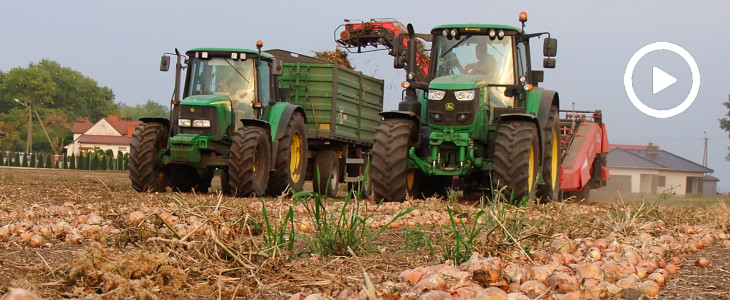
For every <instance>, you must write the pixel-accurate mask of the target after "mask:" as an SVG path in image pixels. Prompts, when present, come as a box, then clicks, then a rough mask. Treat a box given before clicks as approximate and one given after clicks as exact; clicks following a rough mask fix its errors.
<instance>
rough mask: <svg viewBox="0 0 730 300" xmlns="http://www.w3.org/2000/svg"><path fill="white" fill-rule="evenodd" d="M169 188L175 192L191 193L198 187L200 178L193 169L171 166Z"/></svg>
mask: <svg viewBox="0 0 730 300" xmlns="http://www.w3.org/2000/svg"><path fill="white" fill-rule="evenodd" d="M168 173H169V178H170V182H169V186H170V188H171V189H172V191H173V192H180V193H189V192H191V191H192V190H193V188H195V187H196V186H197V185H198V182H199V181H200V178H198V172H197V171H195V169H194V168H193V167H190V166H184V165H174V166H169V169H168Z"/></svg>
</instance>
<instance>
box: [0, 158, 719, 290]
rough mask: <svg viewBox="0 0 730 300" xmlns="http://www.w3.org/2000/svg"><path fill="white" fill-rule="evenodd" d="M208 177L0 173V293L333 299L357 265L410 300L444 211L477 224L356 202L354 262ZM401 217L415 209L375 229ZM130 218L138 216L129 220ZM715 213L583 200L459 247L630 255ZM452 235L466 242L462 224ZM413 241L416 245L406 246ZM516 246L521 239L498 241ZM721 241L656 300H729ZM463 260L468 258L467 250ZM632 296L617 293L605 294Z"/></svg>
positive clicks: (469, 207) (413, 203)
mask: <svg viewBox="0 0 730 300" xmlns="http://www.w3.org/2000/svg"><path fill="white" fill-rule="evenodd" d="M217 180H218V179H215V180H214V183H213V189H211V193H209V194H202V195H201V194H180V193H172V192H168V193H137V192H134V191H133V190H132V189H131V187H130V181H129V178H128V174H127V173H120V172H111V171H109V172H106V171H104V172H101V171H100V172H90V171H75V170H53V169H27V168H13V167H0V228H7V230H10V229H15V230H16V232H11V233H10V234H9V235H7V236H6V237H3V235H2V234H1V232H0V295H2V294H4V293H5V292H7V291H8V288H10V287H22V288H25V289H28V290H30V291H32V292H34V293H36V294H38V295H39V296H41V297H43V298H89V299H96V298H104V299H107V298H109V299H111V298H135V299H156V298H218V297H220V298H221V299H233V298H241V299H257V298H258V299H281V298H289V297H292V295H295V297H293V298H296V297H297V295H309V294H312V293H321V294H324V295H327V296H328V297H337V295H338V294H340V293H341V292H342V291H346V290H351V291H353V292H354V293H355V295H357V294H358V293H359V294H360V295H361V296H363V295H364V290H363V289H362V287H363V286H366V285H367V283H366V280H365V278H366V277H365V276H364V275H363V270H364V271H365V272H366V274H367V278H368V279H369V280H370V281H372V282H373V284H374V285H375V286H376V287H375V289H376V290H377V295H379V296H380V297H383V298H386V299H388V298H391V299H399V298H409V297H413V295H414V294H412V293H411V294H409V293H406V290H409V291H412V289H411V286H410V285H407V284H406V283H404V282H403V280H402V278H399V275H401V273H402V272H403V271H406V270H412V269H416V268H419V267H424V266H434V265H437V264H440V263H444V262H445V259H446V258H447V257H445V255H444V253H448V252H449V250H453V247H455V246H456V244H454V243H453V241H454V239H453V235H451V234H450V232H449V231H448V230H447V228H448V224H450V223H449V214H448V212H447V206H448V207H450V208H451V210H452V214H453V215H454V218H455V219H456V220H457V221H456V222H457V223H461V222H463V223H465V224H471V225H473V224H475V222H476V223H479V222H481V221H479V220H476V219H475V212H476V211H477V210H478V209H480V207H481V205H482V204H480V203H473V202H459V201H455V200H453V199H452V200H444V199H435V198H433V199H427V200H409V201H406V202H405V203H386V204H382V205H378V204H376V203H374V202H372V201H367V202H363V204H366V205H367V207H365V206H363V207H361V212H360V215H362V216H365V217H367V218H369V219H368V220H369V221H368V222H370V221H374V223H367V224H368V226H372V227H373V229H372V230H368V231H367V232H375V228H378V230H379V229H380V228H382V230H383V231H382V233H381V234H380V235H379V236H377V238H376V239H374V240H373V243H372V244H371V245H366V246H367V247H365V246H364V247H365V248H361V249H353V250H354V251H355V252H356V253H357V256H352V255H349V254H348V253H347V251H345V250H341V251H340V252H336V253H334V254H333V255H330V256H321V255H319V254H315V252H317V251H315V249H313V246H312V245H311V244H309V243H307V242H306V240H309V241H311V240H314V239H315V237H316V235H315V232H314V231H312V230H311V229H310V230H303V229H302V228H304V227H305V226H304V225H306V227H307V228H313V227H314V225H313V223H312V220H311V218H310V215H309V214H308V213H307V210H306V207H304V206H303V202H300V201H293V200H292V197H291V196H285V195H284V196H280V197H269V198H232V197H224V196H221V195H220V194H217V193H215V192H216V188H219V187H220V184H219V183H218V182H217ZM342 186H345V185H342ZM306 188H310V189H311V184H309V185H306V186H305V189H306ZM344 194H345V193H344V191H341V192H340V195H344ZM594 198H595V197H594ZM309 199H312V198H309ZM725 201H727V199H725ZM262 202H263V203H265V205H266V209H267V213H268V215H269V216H270V219H271V221H272V222H274V223H275V224H277V223H278V222H279V220H282V219H283V218H284V216H285V215H286V212H287V209H288V207H289V206H290V205H292V204H293V206H292V207H293V208H294V209H293V212H294V220H293V223H294V224H295V226H294V227H295V231H296V233H297V238H295V242H294V244H293V247H292V250H286V249H283V250H278V249H277V250H276V251H275V250H274V249H272V248H266V247H265V246H264V242H263V239H264V237H265V236H266V230H265V226H264V225H263V224H265V219H264V218H263V216H262V210H261V208H262ZM326 203H327V206H326V207H327V209H328V211H330V212H331V211H333V209H335V208H336V210H334V211H340V209H341V208H342V206H343V205H345V204H344V203H345V199H344V198H338V199H334V200H332V199H330V200H328V201H326ZM713 205H714V206H713ZM718 205H719V206H718ZM348 207H349V208H350V209H351V208H352V206H348ZM647 207H648V208H647ZM407 209H416V210H415V211H412V212H410V213H408V214H406V215H405V216H404V217H403V218H401V219H400V220H399V221H398V222H395V223H391V224H388V223H387V221H388V220H390V219H392V218H393V217H394V216H395V215H397V214H398V213H399V212H402V211H405V210H407ZM642 209H643V210H642ZM135 211H141V212H142V213H143V216H144V219H143V220H141V221H138V223H134V224H130V215H131V214H132V213H133V212H135ZM718 211H720V212H723V211H724V212H725V215H724V217H718ZM727 212H728V208H727V205H724V204H722V203H720V204H717V203H716V202H713V203H709V202H708V203H702V204H701V205H694V206H687V205H686V203H683V204H682V205H681V207H673V206H672V205H671V203H670V204H667V203H666V201H664V202H663V204H662V205H661V207H655V206H649V205H648V204H647V206H644V204H643V202H642V203H621V204H617V203H610V202H607V201H595V202H594V203H548V204H531V205H529V206H527V207H525V208H510V209H509V210H507V209H505V210H504V211H500V210H491V211H490V213H493V214H494V215H495V216H497V215H500V216H501V214H502V213H505V214H509V216H506V217H505V218H504V219H502V220H503V221H504V224H500V226H505V227H509V228H510V230H513V231H510V232H515V233H514V234H519V236H517V237H516V238H513V239H511V238H510V237H508V236H507V235H508V234H507V233H506V232H507V231H502V230H501V229H499V228H500V227H498V226H496V225H495V227H494V228H496V229H493V230H492V231H489V232H482V233H480V234H481V235H478V239H479V240H480V242H475V245H477V246H475V247H474V248H472V249H470V251H475V252H477V253H478V254H479V255H480V256H484V257H489V256H497V257H501V258H502V259H504V260H505V261H521V262H526V259H527V258H525V257H522V256H521V255H522V253H523V252H521V249H522V250H525V249H527V250H525V251H527V252H530V251H533V253H537V252H534V251H540V250H541V249H547V248H550V247H551V246H552V247H554V246H555V237H556V236H558V237H560V238H568V239H574V240H575V241H576V245H578V244H580V243H585V241H588V240H593V239H606V240H607V241H609V242H610V241H611V239H613V240H614V241H615V240H620V241H625V242H626V243H629V244H632V245H634V246H636V247H637V248H638V247H641V242H640V240H641V239H640V238H639V237H640V234H642V232H646V231H647V230H648V229H646V228H649V227H651V226H654V227H662V226H663V227H662V228H663V229H662V230H661V231H660V230H659V229H656V230H654V231H649V232H650V233H651V235H652V236H653V237H658V236H660V235H661V234H663V233H670V234H671V233H676V234H677V235H678V236H679V238H678V239H679V240H680V241H687V239H691V238H692V237H691V236H690V235H687V236H685V235H683V234H684V233H683V232H681V231H682V230H681V228H684V227H683V226H687V225H693V226H696V228H705V229H707V230H714V231H713V232H715V233H714V234H715V235H717V232H724V233H725V234H727V233H728V231H727V225H728V224H729V223H730V222H729V221H728V220H730V219H728V216H727ZM634 213H635V215H636V216H634ZM639 215H640V216H639ZM97 216H98V217H97ZM623 216H630V217H623ZM99 217H100V218H99ZM659 221H661V222H659ZM53 224H55V226H56V227H57V228H55V229H56V230H54V227H53ZM176 224H177V225H176ZM201 224H202V225H201ZM256 224H259V225H258V226H256ZM646 224H649V225H651V226H649V227H647V226H648V225H646ZM656 224H659V225H656ZM457 225H458V224H457ZM457 227H459V228H461V229H459V230H461V232H462V234H464V231H463V227H461V225H459V226H457ZM173 229H174V230H173ZM313 229H316V228H313ZM368 229H369V228H368ZM515 230H516V231H515ZM698 231H699V229H698ZM20 232H35V233H36V234H39V235H42V236H43V237H44V241H45V245H44V246H42V247H31V246H30V245H29V243H28V242H26V241H24V240H23V239H22V237H21V235H20ZM317 232H321V231H317ZM708 232H709V231H708ZM176 234H177V235H179V237H178V236H177V235H176ZM419 234H420V235H423V236H425V238H423V239H419V238H416V237H417V236H420V235H419ZM75 237H78V239H74V238H75ZM515 239H516V240H518V241H519V243H514V242H509V241H514V240H515ZM419 241H420V242H419ZM721 242H722V241H721V240H719V239H717V240H716V241H715V242H714V243H713V244H710V245H707V248H705V249H702V250H699V251H697V252H693V251H688V252H687V253H678V254H679V257H680V258H681V260H682V266H681V268H680V269H679V273H678V274H676V275H671V276H670V277H669V279H668V280H667V283H666V285H665V286H664V287H662V288H661V290H660V291H661V293H660V294H659V295H658V296H657V298H660V299H727V298H728V296H727V295H728V294H730V264H729V263H728V259H727V257H730V248H722V247H720V244H721ZM518 244H519V247H522V248H519V247H518V246H517V245H518ZM414 245H415V246H414ZM229 251H230V252H229ZM682 252H683V251H682ZM451 253H453V252H451ZM464 255H466V257H467V258H468V257H469V256H470V253H469V252H465V254H464ZM698 256H704V257H706V258H708V259H709V260H710V261H711V265H710V267H708V268H699V267H696V266H695V265H694V261H695V260H696V259H697V257H698ZM668 257H669V255H668V256H667V258H668ZM534 258H535V257H534ZM361 265H362V267H361ZM485 288H486V286H485ZM503 288H504V286H503ZM297 293H299V294H297ZM409 295H410V296H409ZM550 295H551V296H555V297H557V294H550ZM638 295H640V294H632V293H630V292H626V291H625V292H624V293H622V294H617V295H613V296H606V297H613V298H617V297H618V298H627V299H631V298H638ZM415 296H418V295H415Z"/></svg>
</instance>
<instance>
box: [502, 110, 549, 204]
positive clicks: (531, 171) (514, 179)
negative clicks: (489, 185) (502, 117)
mask: <svg viewBox="0 0 730 300" xmlns="http://www.w3.org/2000/svg"><path fill="white" fill-rule="evenodd" d="M496 134H497V136H496V138H495V150H494V170H493V172H492V182H493V186H494V187H496V188H497V189H500V188H501V187H505V188H504V193H505V194H504V196H505V197H506V198H507V199H508V200H509V202H511V203H512V204H521V203H524V202H525V201H529V200H532V198H533V196H534V189H535V186H536V179H537V167H538V164H539V161H538V157H539V156H538V152H539V151H540V147H539V144H538V138H537V129H536V128H535V125H534V124H532V123H530V122H524V121H507V122H503V123H500V124H498V125H497V131H496Z"/></svg>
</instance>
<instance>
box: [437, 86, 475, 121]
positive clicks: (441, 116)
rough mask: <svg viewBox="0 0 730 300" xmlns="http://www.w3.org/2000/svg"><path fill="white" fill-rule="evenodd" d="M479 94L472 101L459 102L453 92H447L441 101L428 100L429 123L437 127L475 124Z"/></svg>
mask: <svg viewBox="0 0 730 300" xmlns="http://www.w3.org/2000/svg"><path fill="white" fill-rule="evenodd" d="M478 99H479V94H478V93H477V95H475V96H474V99H473V100H470V101H458V100H456V97H455V96H454V92H453V91H446V95H444V99H443V100H440V101H434V100H428V101H427V102H428V104H427V105H428V106H427V107H428V121H429V123H430V124H432V125H437V126H467V125H470V124H471V123H472V122H474V115H475V114H476V111H477V107H478V102H477V101H478Z"/></svg>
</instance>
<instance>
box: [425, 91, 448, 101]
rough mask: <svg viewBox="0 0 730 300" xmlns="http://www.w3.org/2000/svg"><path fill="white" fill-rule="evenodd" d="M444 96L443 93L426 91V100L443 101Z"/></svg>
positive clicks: (444, 93)
mask: <svg viewBox="0 0 730 300" xmlns="http://www.w3.org/2000/svg"><path fill="white" fill-rule="evenodd" d="M445 95H446V92H445V91H439V90H429V91H428V100H442V99H444V96H445Z"/></svg>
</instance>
